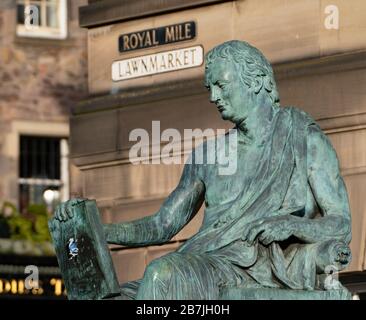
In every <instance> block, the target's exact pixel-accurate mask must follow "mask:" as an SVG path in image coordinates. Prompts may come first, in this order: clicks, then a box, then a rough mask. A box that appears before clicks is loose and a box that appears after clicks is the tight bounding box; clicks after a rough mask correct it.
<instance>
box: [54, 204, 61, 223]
mask: <svg viewBox="0 0 366 320" xmlns="http://www.w3.org/2000/svg"><path fill="white" fill-rule="evenodd" d="M54 217H55V219H56V220H59V221H60V206H58V207H57V208H56V210H55V212H54Z"/></svg>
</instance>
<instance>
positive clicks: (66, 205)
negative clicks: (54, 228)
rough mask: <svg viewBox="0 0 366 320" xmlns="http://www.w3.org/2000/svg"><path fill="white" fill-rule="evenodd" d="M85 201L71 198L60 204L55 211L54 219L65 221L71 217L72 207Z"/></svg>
mask: <svg viewBox="0 0 366 320" xmlns="http://www.w3.org/2000/svg"><path fill="white" fill-rule="evenodd" d="M83 201H85V199H82V198H73V199H70V200H68V201H65V202H62V203H61V204H60V205H59V206H58V207H57V208H56V210H55V219H57V220H59V221H67V220H68V219H70V218H72V217H73V213H72V207H73V206H74V205H76V204H78V203H80V202H83Z"/></svg>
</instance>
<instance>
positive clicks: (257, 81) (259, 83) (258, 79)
mask: <svg viewBox="0 0 366 320" xmlns="http://www.w3.org/2000/svg"><path fill="white" fill-rule="evenodd" d="M253 85H254V92H255V93H256V94H258V93H259V91H261V89H262V87H263V77H262V76H260V75H257V76H255V78H254V81H253Z"/></svg>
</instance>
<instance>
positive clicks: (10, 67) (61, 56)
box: [0, 0, 87, 202]
mask: <svg viewBox="0 0 366 320" xmlns="http://www.w3.org/2000/svg"><path fill="white" fill-rule="evenodd" d="M86 3H87V1H86V0H76V1H68V36H67V38H66V39H65V40H48V39H40V38H25V37H20V36H17V35H16V6H15V0H12V1H9V0H5V1H1V3H0V177H1V179H0V199H1V200H11V201H13V202H16V201H17V175H18V168H17V157H16V155H17V152H18V151H17V150H16V149H17V144H16V143H14V141H15V140H14V130H15V128H14V126H15V123H17V122H22V123H29V125H28V126H27V127H28V129H27V130H28V131H27V133H28V134H31V133H32V130H33V129H34V133H37V132H39V129H40V127H39V125H41V124H42V128H43V129H42V132H43V133H46V132H47V131H48V130H49V132H50V134H52V133H53V129H54V128H59V130H56V131H55V132H54V134H58V133H60V134H64V133H67V132H68V119H69V112H70V108H71V107H72V106H73V105H74V104H75V103H76V102H78V101H79V100H80V99H83V98H85V97H86V95H87V50H86V31H85V30H84V29H81V28H80V27H79V22H78V7H79V6H80V5H84V4H86ZM72 170H75V168H72ZM77 188H78V186H77V183H76V180H75V179H74V181H73V185H72V190H75V189H76V190H77Z"/></svg>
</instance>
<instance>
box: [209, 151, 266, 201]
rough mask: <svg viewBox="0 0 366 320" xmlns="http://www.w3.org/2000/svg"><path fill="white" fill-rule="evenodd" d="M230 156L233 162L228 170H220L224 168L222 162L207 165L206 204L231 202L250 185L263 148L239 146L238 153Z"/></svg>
mask: <svg viewBox="0 0 366 320" xmlns="http://www.w3.org/2000/svg"><path fill="white" fill-rule="evenodd" d="M230 157H231V158H230V161H231V162H230V163H229V164H228V166H230V170H227V172H223V170H220V168H221V169H222V167H220V164H215V165H206V168H205V173H204V182H205V186H206V195H205V202H206V205H215V206H216V205H220V204H224V203H226V202H229V201H231V200H233V199H235V198H236V197H237V196H238V194H239V193H241V192H242V191H243V190H244V191H245V190H246V189H247V188H248V187H249V185H250V183H251V182H252V180H253V179H254V177H255V175H256V172H257V168H258V166H259V163H260V158H261V149H260V148H258V147H252V148H238V152H237V155H235V154H234V155H233V154H231V155H230ZM234 157H236V159H234ZM234 161H235V164H234ZM228 166H226V168H227V167H228ZM227 173H229V174H227Z"/></svg>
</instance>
